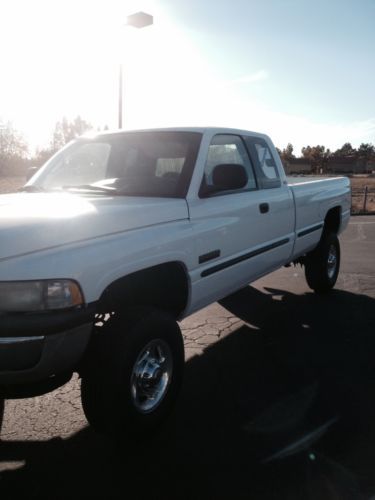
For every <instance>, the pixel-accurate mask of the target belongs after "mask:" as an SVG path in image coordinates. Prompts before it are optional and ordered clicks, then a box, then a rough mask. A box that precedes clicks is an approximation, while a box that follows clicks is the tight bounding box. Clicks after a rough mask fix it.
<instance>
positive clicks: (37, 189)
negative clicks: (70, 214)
mask: <svg viewBox="0 0 375 500" xmlns="http://www.w3.org/2000/svg"><path fill="white" fill-rule="evenodd" d="M18 191H19V192H24V193H44V192H45V189H44V188H42V187H40V186H36V185H35V184H30V185H29V186H22V187H21V188H19V189H18Z"/></svg>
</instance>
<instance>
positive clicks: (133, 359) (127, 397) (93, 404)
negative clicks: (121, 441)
mask: <svg viewBox="0 0 375 500" xmlns="http://www.w3.org/2000/svg"><path fill="white" fill-rule="evenodd" d="M100 330H101V332H100V334H97V335H96V337H95V338H94V341H93V342H92V345H91V346H90V351H89V353H88V363H87V366H86V369H85V370H84V372H83V373H82V385H81V396H82V405H83V410H84V412H85V415H86V418H87V420H88V422H89V423H90V425H91V426H92V427H93V428H94V429H95V430H96V431H97V432H100V433H102V434H106V435H108V436H112V437H116V438H123V437H126V438H131V439H134V438H136V439H138V438H139V437H141V436H146V435H148V434H149V433H150V432H152V431H153V430H154V429H155V428H156V427H157V426H158V425H159V424H161V423H162V422H163V420H165V418H166V417H167V415H168V414H169V413H170V411H171V409H172V407H173V404H174V402H175V400H176V398H177V394H178V391H179V388H180V385H181V381H182V376H183V369H184V344H183V338H182V335H181V330H180V328H179V326H178V324H177V322H176V321H175V320H174V319H173V318H171V317H170V316H169V315H168V314H166V313H164V312H161V311H158V310H156V309H153V308H134V309H131V310H128V311H126V312H125V313H124V314H122V315H116V314H115V315H114V316H113V317H112V318H111V319H110V320H109V321H108V322H107V323H106V324H104V326H102V327H101V328H100ZM147 346H148V350H147V349H146V350H145V348H146V347H147ZM154 351H155V352H154ZM141 353H144V355H145V359H144V360H142V359H141V358H140V355H141ZM147 353H148V354H147ZM163 358H164V359H165V360H167V361H168V362H167V361H166V362H165V363H164V364H162V363H159V361H160V360H162V359H163ZM152 360H153V361H152ZM170 362H171V363H170ZM152 375H153V376H154V378H153V377H152ZM147 376H149V378H147ZM159 377H160V380H159ZM149 380H150V381H151V382H149ZM167 380H168V382H166V381H167ZM159 387H160V388H161V389H160V394H162V396H161V399H160V401H159V402H157V400H158V397H159V396H158V397H156V396H155V394H159V392H158V388H159ZM149 392H150V393H151V396H152V395H153V396H154V398H152V397H149V396H148V393H149ZM146 394H147V395H146ZM148 406H149V407H148Z"/></svg>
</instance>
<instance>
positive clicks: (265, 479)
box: [0, 216, 375, 500]
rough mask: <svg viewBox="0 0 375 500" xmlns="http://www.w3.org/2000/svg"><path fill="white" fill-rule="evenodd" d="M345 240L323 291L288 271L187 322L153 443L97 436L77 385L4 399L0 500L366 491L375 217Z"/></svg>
mask: <svg viewBox="0 0 375 500" xmlns="http://www.w3.org/2000/svg"><path fill="white" fill-rule="evenodd" d="M340 241H341V248H342V263H341V273H340V276H339V280H338V282H337V285H336V288H335V290H334V291H333V292H332V293H330V294H328V295H326V296H317V295H315V294H314V293H312V292H311V291H310V290H309V288H308V287H307V285H306V282H305V279H304V272H303V269H301V267H299V266H297V267H290V268H283V269H281V270H279V271H277V272H275V273H273V274H271V275H269V276H267V277H266V278H264V279H261V280H259V281H257V282H256V283H253V284H252V285H251V286H249V287H246V288H244V289H243V290H241V291H239V292H237V293H235V294H234V295H232V296H230V297H227V298H226V299H225V300H223V301H221V303H220V304H213V305H212V306H210V307H208V308H206V309H204V310H202V311H200V312H199V313H197V314H195V315H193V316H191V317H190V318H187V319H186V320H184V321H183V322H182V324H181V326H182V329H183V334H184V338H185V347H186V354H187V361H186V374H185V380H184V384H183V388H182V393H181V396H180V398H179V400H178V403H177V406H176V410H175V412H174V413H173V415H172V416H171V418H170V419H169V421H168V422H167V423H166V425H165V426H164V427H163V428H162V429H161V430H160V432H159V433H158V434H157V435H156V436H155V437H154V438H153V439H151V440H149V441H148V442H142V443H138V444H136V445H132V446H130V445H129V446H127V445H126V444H125V445H124V444H120V443H112V442H109V441H108V440H106V439H104V438H103V437H101V436H98V435H96V434H95V433H94V432H93V431H92V430H91V429H90V428H89V427H88V426H87V422H86V420H85V417H84V415H83V412H82V408H81V403H80V390H79V387H80V382H79V380H78V379H77V378H76V377H75V378H73V379H72V380H71V381H70V382H69V383H68V384H66V385H65V386H63V387H61V388H60V389H58V390H56V391H54V392H52V393H50V394H47V395H44V396H41V397H37V398H32V399H24V400H18V401H7V402H6V405H5V415H4V423H3V428H2V431H1V441H0V498H1V500H5V499H12V498H17V499H18V498H28V499H31V498H38V499H39V498H49V499H66V498H85V497H88V498H106V499H107V498H122V499H126V498H131V499H132V498H137V499H139V498H148V499H152V500H154V499H169V498H170V499H180V498H184V499H192V500H195V499H211V498H212V499H219V498H228V499H236V498H251V499H252V498H255V499H271V498H272V499H273V498H275V499H276V498H277V499H305V498H306V499H308V498H310V499H314V500H315V499H326V498H327V499H331V498H332V499H333V498H335V499H336V498H340V499H341V498H343V499H345V498H348V499H352V498H353V499H357V498H371V497H373V496H374V495H375V475H374V473H373V471H374V469H375V217H370V216H369V217H366V216H361V217H352V219H351V221H350V224H349V227H348V229H347V230H346V231H345V233H344V234H343V235H342V236H341V237H340Z"/></svg>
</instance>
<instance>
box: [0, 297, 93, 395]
mask: <svg viewBox="0 0 375 500" xmlns="http://www.w3.org/2000/svg"><path fill="white" fill-rule="evenodd" d="M93 322H94V307H92V306H90V307H87V308H84V309H80V310H74V311H67V312H57V313H56V312H49V313H33V314H7V315H4V314H3V315H0V385H9V384H10V385H12V384H26V383H34V382H38V381H41V380H43V379H46V378H48V377H51V376H53V375H58V374H60V373H62V372H66V371H69V370H73V369H74V367H75V366H76V365H77V363H78V362H79V360H80V359H81V357H82V355H83V354H84V352H85V349H86V347H87V344H88V342H89V339H90V335H91V332H92V325H93Z"/></svg>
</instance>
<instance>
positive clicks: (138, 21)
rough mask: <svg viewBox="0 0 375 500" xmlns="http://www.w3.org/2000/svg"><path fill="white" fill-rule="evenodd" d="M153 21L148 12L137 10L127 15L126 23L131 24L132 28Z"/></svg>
mask: <svg viewBox="0 0 375 500" xmlns="http://www.w3.org/2000/svg"><path fill="white" fill-rule="evenodd" d="M153 22H154V18H153V17H152V16H151V15H150V14H146V13H145V12H137V13H135V14H131V15H130V16H128V17H127V22H126V25H127V26H133V27H134V28H145V27H146V26H150V25H151V24H153Z"/></svg>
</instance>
